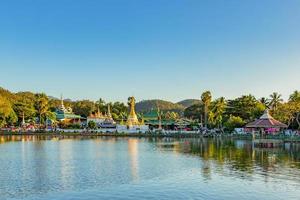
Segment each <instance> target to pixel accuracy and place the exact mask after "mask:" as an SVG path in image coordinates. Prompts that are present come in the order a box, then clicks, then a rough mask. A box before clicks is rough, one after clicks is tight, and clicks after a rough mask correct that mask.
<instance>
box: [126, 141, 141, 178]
mask: <svg viewBox="0 0 300 200" xmlns="http://www.w3.org/2000/svg"><path fill="white" fill-rule="evenodd" d="M138 142H139V141H138V139H128V153H129V157H130V169H131V175H132V178H133V180H134V181H138V179H139V163H138V162H139V161H138V157H139V154H138Z"/></svg>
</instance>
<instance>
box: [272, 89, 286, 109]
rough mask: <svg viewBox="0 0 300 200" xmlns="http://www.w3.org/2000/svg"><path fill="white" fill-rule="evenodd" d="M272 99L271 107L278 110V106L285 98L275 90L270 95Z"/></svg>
mask: <svg viewBox="0 0 300 200" xmlns="http://www.w3.org/2000/svg"><path fill="white" fill-rule="evenodd" d="M270 98H271V101H270V107H271V108H272V110H276V109H277V107H278V106H279V105H280V104H281V103H282V102H283V99H282V98H281V94H278V93H277V92H273V93H272V94H271V95H270Z"/></svg>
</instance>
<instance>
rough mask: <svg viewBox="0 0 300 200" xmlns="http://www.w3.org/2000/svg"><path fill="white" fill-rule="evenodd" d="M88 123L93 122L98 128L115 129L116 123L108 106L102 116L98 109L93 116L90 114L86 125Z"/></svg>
mask: <svg viewBox="0 0 300 200" xmlns="http://www.w3.org/2000/svg"><path fill="white" fill-rule="evenodd" d="M90 121H93V122H95V123H96V125H97V127H98V128H116V122H115V121H114V120H113V118H112V115H111V111H110V105H109V104H108V106H107V113H105V114H104V115H103V114H102V112H100V109H99V107H98V111H97V112H96V113H94V114H93V113H92V114H90V116H89V117H88V118H87V124H88V123H89V122H90Z"/></svg>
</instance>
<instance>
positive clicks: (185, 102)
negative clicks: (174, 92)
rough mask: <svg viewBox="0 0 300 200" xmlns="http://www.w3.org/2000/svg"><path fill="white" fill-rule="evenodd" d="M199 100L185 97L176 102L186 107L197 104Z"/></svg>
mask: <svg viewBox="0 0 300 200" xmlns="http://www.w3.org/2000/svg"><path fill="white" fill-rule="evenodd" d="M200 102H201V101H200V100H198V99H186V100H183V101H179V102H178V103H177V104H179V105H182V106H183V107H185V108H188V107H190V106H193V105H195V104H199V103H200Z"/></svg>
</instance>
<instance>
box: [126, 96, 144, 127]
mask: <svg viewBox="0 0 300 200" xmlns="http://www.w3.org/2000/svg"><path fill="white" fill-rule="evenodd" d="M128 100H129V102H128V104H129V106H130V112H129V115H128V118H127V123H126V125H127V126H137V125H141V123H140V122H139V120H138V117H137V115H136V113H135V98H134V97H129V98H128Z"/></svg>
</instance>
